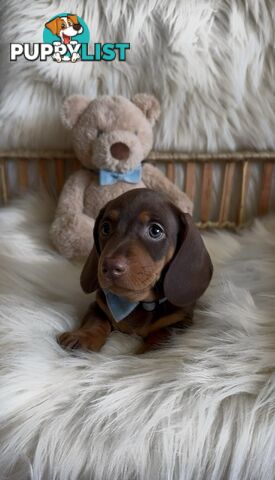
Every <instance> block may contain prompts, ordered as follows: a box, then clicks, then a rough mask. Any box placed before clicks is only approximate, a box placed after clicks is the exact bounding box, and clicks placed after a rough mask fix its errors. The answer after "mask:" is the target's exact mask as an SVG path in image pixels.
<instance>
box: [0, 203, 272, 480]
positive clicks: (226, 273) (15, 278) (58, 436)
mask: <svg viewBox="0 0 275 480" xmlns="http://www.w3.org/2000/svg"><path fill="white" fill-rule="evenodd" d="M52 207H53V205H52V204H51V202H50V201H49V199H48V200H47V199H44V200H43V199H40V198H38V197H30V198H28V199H26V200H25V201H23V203H21V204H18V205H17V206H12V207H9V208H7V209H2V210H0V224H1V233H0V293H1V299H0V343H1V346H0V359H1V388H0V405H1V408H0V419H1V430H0V433H1V439H0V443H1V449H0V471H1V479H8V480H11V479H13V480H27V479H30V478H31V479H33V480H69V479H70V480H80V479H81V480H193V479H196V480H272V479H274V471H275V457H274V451H275V438H274V437H275V434H274V432H275V418H274V407H275V379H274V367H275V354H274V346H275V294H274V287H275V218H274V217H270V218H267V219H265V220H264V221H262V222H259V221H257V222H256V223H255V224H254V226H253V228H252V229H251V230H248V231H246V232H245V233H243V235H242V236H237V235H233V234H229V233H217V234H207V235H206V236H205V240H206V243H207V246H208V248H209V250H210V252H211V254H212V258H213V260H214V263H215V275H214V278H213V281H212V284H211V286H210V288H209V289H208V291H207V293H206V294H205V296H204V298H203V299H202V300H201V301H200V302H199V303H198V305H197V309H196V312H195V321H194V325H193V326H192V327H191V328H189V329H188V330H187V331H186V332H185V333H184V334H182V333H181V334H175V335H174V337H173V339H172V340H171V343H170V344H169V345H168V346H167V347H166V348H163V349H161V350H158V351H155V352H153V353H152V352H151V353H147V354H145V355H141V356H136V355H133V354H132V353H131V352H132V351H133V349H134V347H135V346H136V344H137V341H138V340H137V339H134V338H131V337H129V336H127V335H123V334H119V333H113V334H112V336H111V338H110V339H109V340H108V343H107V344H106V346H105V348H104V349H103V351H102V352H101V353H98V354H97V353H87V352H86V353H85V352H81V351H79V352H73V353H70V352H66V351H63V350H62V349H61V348H60V347H59V346H58V345H57V343H56V340H55V336H56V334H57V333H58V332H61V331H62V330H65V329H68V328H70V327H72V326H73V325H75V324H76V323H77V322H78V319H79V317H80V316H81V314H82V313H83V311H84V310H85V309H86V307H87V305H88V303H89V301H90V298H89V296H88V297H87V296H84V294H82V292H81V290H80V286H79V273H80V266H78V265H72V264H71V263H69V262H68V261H66V260H64V259H62V258H61V257H60V256H58V255H57V254H56V253H55V252H53V251H52V250H51V247H50V245H49V244H48V241H47V232H48V223H49V221H50V219H51V217H52Z"/></svg>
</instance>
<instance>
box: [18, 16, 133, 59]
mask: <svg viewBox="0 0 275 480" xmlns="http://www.w3.org/2000/svg"><path fill="white" fill-rule="evenodd" d="M89 41H90V32H89V28H88V26H87V24H86V23H85V22H84V20H83V19H82V18H81V17H79V16H77V15H75V14H71V13H60V14H58V15H55V16H54V17H52V18H51V19H50V20H49V21H48V22H46V23H45V25H44V31H43V42H44V43H11V44H10V60H11V61H13V62H14V61H16V60H17V58H19V57H21V56H23V57H24V58H25V59H26V60H28V61H30V62H34V61H36V60H39V61H41V62H45V61H47V60H48V59H49V58H50V59H52V60H54V61H55V62H57V63H61V62H72V63H75V62H77V61H82V62H99V61H102V60H103V61H106V62H111V61H113V60H115V59H116V58H117V59H118V60H119V61H120V62H123V61H125V60H126V52H127V50H129V49H130V43H94V44H93V49H92V51H89V49H88V44H89Z"/></svg>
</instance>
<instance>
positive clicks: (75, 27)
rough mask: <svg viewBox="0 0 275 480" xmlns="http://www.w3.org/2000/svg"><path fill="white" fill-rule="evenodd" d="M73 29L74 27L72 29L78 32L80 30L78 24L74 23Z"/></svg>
mask: <svg viewBox="0 0 275 480" xmlns="http://www.w3.org/2000/svg"><path fill="white" fill-rule="evenodd" d="M73 27H74V29H75V30H76V31H78V30H80V29H81V25H80V23H75V24H74V26H73Z"/></svg>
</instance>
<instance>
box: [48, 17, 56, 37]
mask: <svg viewBox="0 0 275 480" xmlns="http://www.w3.org/2000/svg"><path fill="white" fill-rule="evenodd" d="M45 27H46V28H48V29H49V30H50V31H51V32H52V34H53V35H56V34H57V32H58V17H56V18H54V19H53V20H51V21H50V22H47V23H45Z"/></svg>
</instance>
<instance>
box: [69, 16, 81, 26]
mask: <svg viewBox="0 0 275 480" xmlns="http://www.w3.org/2000/svg"><path fill="white" fill-rule="evenodd" d="M68 18H69V19H70V20H71V21H72V22H73V23H74V24H75V25H77V24H78V23H79V21H78V18H77V15H68Z"/></svg>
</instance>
